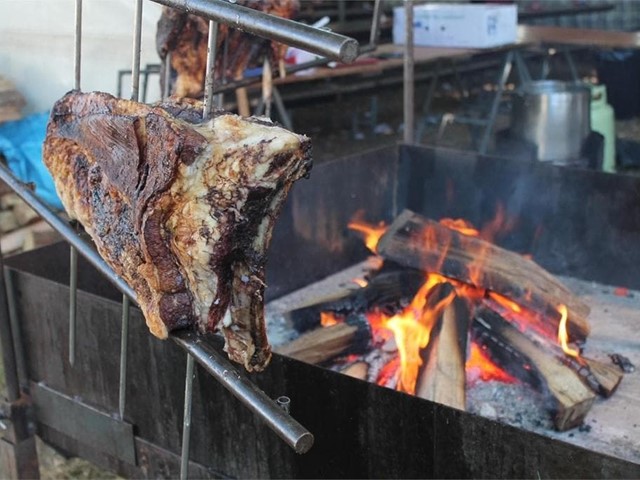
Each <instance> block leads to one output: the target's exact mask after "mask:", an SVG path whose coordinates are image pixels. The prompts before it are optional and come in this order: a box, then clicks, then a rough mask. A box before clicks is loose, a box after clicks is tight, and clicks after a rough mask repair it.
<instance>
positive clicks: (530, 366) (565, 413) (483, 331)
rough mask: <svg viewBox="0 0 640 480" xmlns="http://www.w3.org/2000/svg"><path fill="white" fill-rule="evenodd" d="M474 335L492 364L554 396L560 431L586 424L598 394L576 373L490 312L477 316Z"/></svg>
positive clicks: (555, 419)
mask: <svg viewBox="0 0 640 480" xmlns="http://www.w3.org/2000/svg"><path fill="white" fill-rule="evenodd" d="M472 331H473V334H474V337H475V338H476V340H477V342H478V343H479V344H480V345H481V346H483V347H486V348H487V350H488V351H489V352H490V355H491V358H492V360H493V361H495V362H496V363H497V364H498V365H500V366H501V367H502V368H503V369H504V370H506V371H508V372H509V373H510V374H511V375H513V376H514V377H516V378H519V379H520V380H522V381H524V382H527V383H529V384H530V385H531V386H532V387H534V388H536V389H537V390H539V391H542V392H548V393H549V394H550V395H551V397H552V398H553V400H554V403H555V405H554V408H553V410H554V423H555V427H556V429H557V430H559V431H565V430H569V429H571V428H574V427H576V426H578V425H580V424H581V423H582V422H583V420H584V418H585V416H586V415H587V413H588V412H589V410H590V409H591V406H592V405H593V402H594V400H595V393H593V392H592V391H591V390H590V389H589V388H588V387H587V386H585V385H584V383H583V382H582V380H581V379H580V378H579V377H578V376H577V374H576V373H575V372H574V371H573V370H571V369H570V368H569V367H567V366H566V365H564V364H563V362H562V361H560V360H559V359H558V358H557V357H555V356H554V355H549V352H548V351H547V350H546V349H545V348H544V347H541V346H540V345H538V344H537V343H535V342H533V341H532V340H530V339H529V338H528V337H527V336H525V335H524V334H523V333H521V332H520V331H519V330H518V329H517V328H515V327H514V326H512V325H511V324H510V323H509V322H508V321H506V320H505V319H504V318H502V317H501V316H500V315H499V314H497V313H495V312H493V311H491V310H489V309H487V308H480V309H478V311H477V312H476V313H475V317H474V322H473V328H472Z"/></svg>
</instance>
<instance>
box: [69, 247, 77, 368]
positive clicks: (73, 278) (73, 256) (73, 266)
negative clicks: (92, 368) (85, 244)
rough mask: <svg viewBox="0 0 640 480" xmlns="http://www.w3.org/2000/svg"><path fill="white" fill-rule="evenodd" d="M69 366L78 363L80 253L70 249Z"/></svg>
mask: <svg viewBox="0 0 640 480" xmlns="http://www.w3.org/2000/svg"><path fill="white" fill-rule="evenodd" d="M69 272H70V274H69V365H71V366H73V365H74V363H75V361H76V324H77V318H76V311H77V308H76V307H77V301H76V299H77V293H78V251H77V250H76V249H75V248H73V247H69Z"/></svg>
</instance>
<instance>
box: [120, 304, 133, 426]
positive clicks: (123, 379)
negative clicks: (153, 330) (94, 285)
mask: <svg viewBox="0 0 640 480" xmlns="http://www.w3.org/2000/svg"><path fill="white" fill-rule="evenodd" d="M129 306H130V300H129V297H127V296H126V295H124V294H123V295H122V324H121V330H120V381H119V385H118V414H119V415H120V420H122V419H124V409H125V406H126V401H127V363H128V358H129V355H128V345H129Z"/></svg>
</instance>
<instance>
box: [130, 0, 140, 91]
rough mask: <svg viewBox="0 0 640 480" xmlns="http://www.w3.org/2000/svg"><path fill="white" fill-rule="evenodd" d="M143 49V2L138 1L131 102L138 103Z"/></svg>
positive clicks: (134, 31) (134, 26) (134, 20)
mask: <svg viewBox="0 0 640 480" xmlns="http://www.w3.org/2000/svg"><path fill="white" fill-rule="evenodd" d="M141 47H142V0H136V13H135V17H134V19H133V64H132V67H131V100H134V101H136V102H137V101H138V99H139V89H140V49H141Z"/></svg>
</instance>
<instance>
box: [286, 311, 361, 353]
mask: <svg viewBox="0 0 640 480" xmlns="http://www.w3.org/2000/svg"><path fill="white" fill-rule="evenodd" d="M370 340H371V330H370V327H369V322H367V319H366V317H364V316H362V315H350V316H349V317H347V319H346V321H345V322H343V323H337V324H336V325H332V326H330V327H320V328H316V329H315V330H311V331H309V332H307V333H305V334H303V335H301V336H300V337H298V338H296V339H295V340H293V341H292V342H289V343H287V344H286V345H283V346H282V347H279V348H277V349H275V351H276V352H277V353H279V354H281V355H286V356H287V357H291V358H295V359H296V360H301V361H303V362H307V363H311V364H314V365H317V364H319V363H322V362H324V361H327V360H329V359H331V358H333V357H336V356H338V355H341V354H346V353H364V352H365V351H366V350H367V348H368V347H369V342H370Z"/></svg>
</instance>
